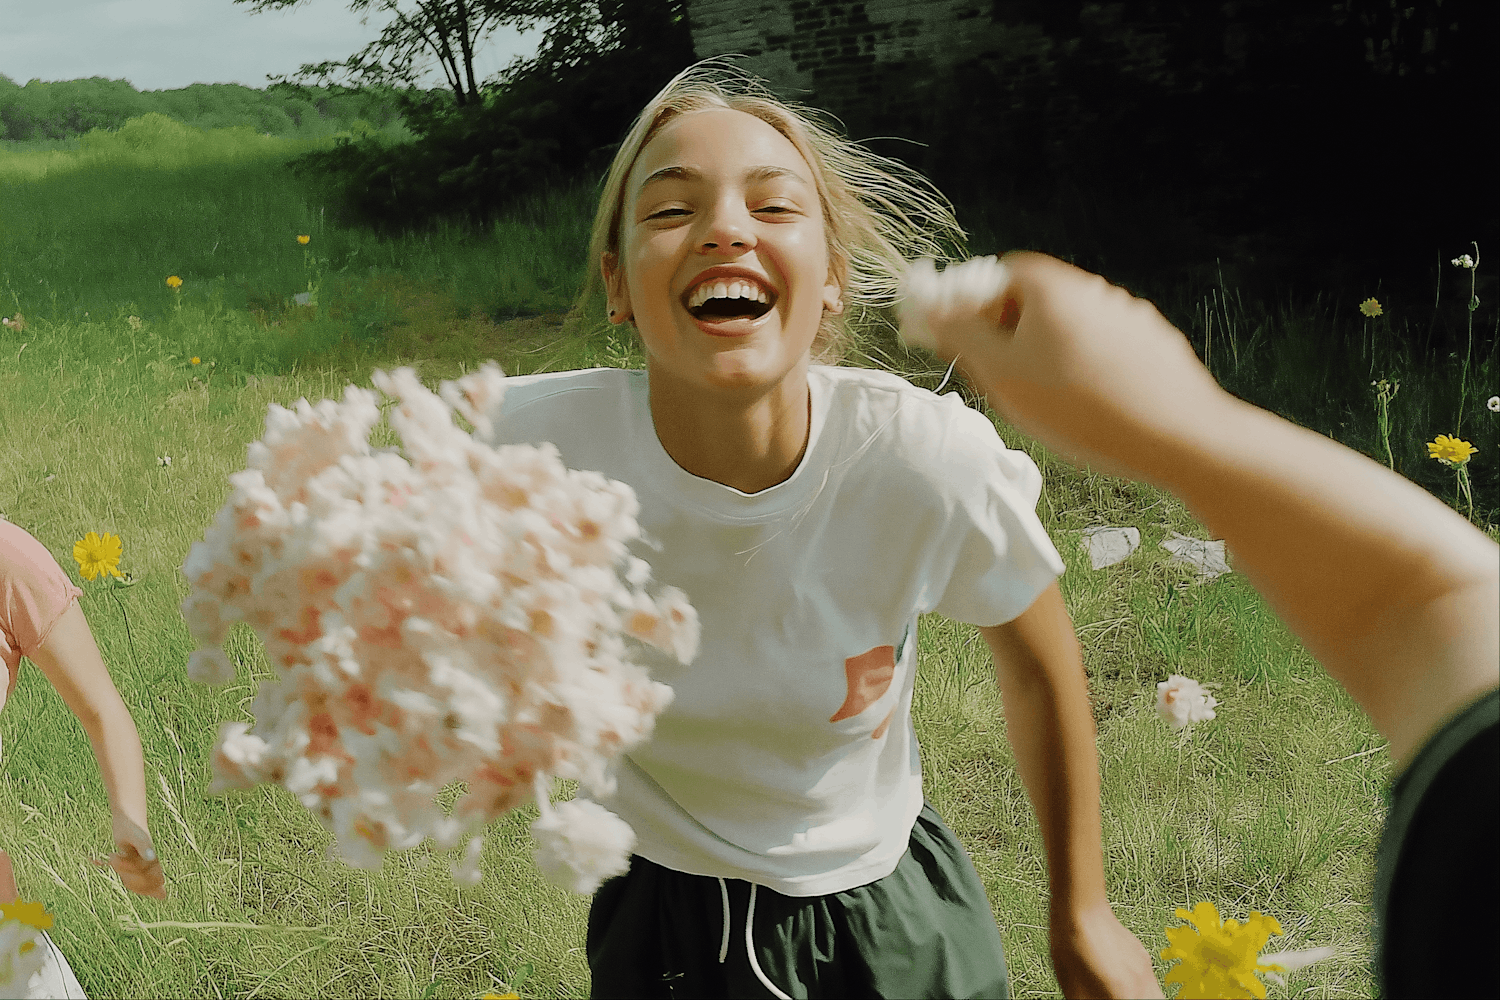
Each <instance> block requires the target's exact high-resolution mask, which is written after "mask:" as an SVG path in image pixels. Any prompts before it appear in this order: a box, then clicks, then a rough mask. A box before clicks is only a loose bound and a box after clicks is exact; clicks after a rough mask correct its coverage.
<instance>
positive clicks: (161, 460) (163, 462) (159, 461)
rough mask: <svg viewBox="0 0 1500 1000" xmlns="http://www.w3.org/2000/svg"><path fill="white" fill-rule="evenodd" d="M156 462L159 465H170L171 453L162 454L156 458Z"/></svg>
mask: <svg viewBox="0 0 1500 1000" xmlns="http://www.w3.org/2000/svg"><path fill="white" fill-rule="evenodd" d="M156 464H157V465H161V466H167V465H171V464H172V456H171V455H163V456H161V457H160V458H158V459H157V460H156Z"/></svg>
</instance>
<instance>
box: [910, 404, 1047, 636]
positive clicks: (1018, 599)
mask: <svg viewBox="0 0 1500 1000" xmlns="http://www.w3.org/2000/svg"><path fill="white" fill-rule="evenodd" d="M938 412H939V414H940V419H941V422H942V429H941V430H940V431H939V432H938V433H937V435H936V437H937V440H938V443H939V445H940V447H936V448H933V449H932V450H931V452H930V454H931V456H932V459H933V460H934V461H936V462H937V463H938V465H939V467H938V469H937V470H935V474H936V476H937V478H938V480H939V482H940V483H941V484H942V488H943V489H945V490H946V491H947V496H946V502H947V506H948V518H947V528H946V531H945V532H944V535H943V542H942V545H941V547H940V553H939V557H938V559H937V561H936V563H935V565H934V567H933V569H934V571H935V578H934V580H933V586H932V587H931V588H930V590H929V592H930V593H935V594H938V595H940V596H938V598H937V600H936V603H935V604H933V606H932V608H931V609H930V610H932V611H936V612H937V613H938V614H941V615H944V616H945V617H948V618H952V619H954V620H955V621H961V622H966V623H968V624H970V625H979V626H991V625H1002V624H1004V623H1006V622H1009V621H1011V620H1013V619H1015V618H1017V617H1019V616H1020V615H1021V614H1022V613H1023V612H1024V611H1026V609H1027V608H1029V607H1031V605H1032V603H1033V602H1034V601H1035V600H1036V599H1037V597H1039V596H1040V595H1041V593H1042V591H1044V590H1046V589H1047V588H1048V587H1049V586H1051V585H1052V582H1053V581H1054V580H1056V579H1057V578H1058V577H1059V576H1061V575H1062V573H1063V562H1062V557H1061V556H1060V555H1058V552H1057V548H1056V546H1054V545H1053V544H1052V539H1051V538H1050V537H1049V536H1048V535H1047V529H1046V528H1044V527H1043V526H1042V522H1041V519H1040V518H1039V517H1037V514H1036V505H1037V501H1038V500H1039V499H1040V498H1041V495H1042V474H1041V471H1040V470H1038V469H1037V467H1036V463H1035V462H1033V461H1032V460H1031V456H1029V455H1027V454H1026V453H1025V452H1023V451H1016V450H1012V449H1010V448H1007V447H1005V444H1004V443H1003V442H1002V441H1001V440H1000V435H999V434H998V433H996V431H995V425H994V424H992V423H990V421H989V419H988V418H986V417H985V416H984V415H983V414H981V413H979V412H977V411H975V410H973V409H971V408H969V407H968V406H966V405H965V404H964V403H963V400H962V399H961V398H960V397H959V396H958V395H957V394H956V393H950V394H948V395H946V396H942V397H940V403H939V411H938Z"/></svg>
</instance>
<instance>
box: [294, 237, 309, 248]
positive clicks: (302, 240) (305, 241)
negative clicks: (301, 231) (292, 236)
mask: <svg viewBox="0 0 1500 1000" xmlns="http://www.w3.org/2000/svg"><path fill="white" fill-rule="evenodd" d="M311 239H312V237H311V236H299V237H297V242H298V243H301V244H302V245H303V246H307V244H308V241H310V240H311Z"/></svg>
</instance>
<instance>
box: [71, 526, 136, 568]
mask: <svg viewBox="0 0 1500 1000" xmlns="http://www.w3.org/2000/svg"><path fill="white" fill-rule="evenodd" d="M123 551H124V546H123V545H122V544H121V543H120V536H118V535H111V534H109V533H108V532H105V533H104V535H103V537H100V535H99V533H98V532H94V531H90V532H89V533H88V534H87V535H84V536H83V538H82V539H80V540H79V541H77V542H74V543H73V558H74V559H75V560H77V562H78V572H80V573H82V574H83V578H84V579H85V580H94V579H97V578H98V577H100V576H102V575H103V574H105V573H109V574H110V575H112V576H115V577H120V578H122V579H123V577H124V574H122V573H121V572H120V569H119V566H120V555H121V554H122V552H123Z"/></svg>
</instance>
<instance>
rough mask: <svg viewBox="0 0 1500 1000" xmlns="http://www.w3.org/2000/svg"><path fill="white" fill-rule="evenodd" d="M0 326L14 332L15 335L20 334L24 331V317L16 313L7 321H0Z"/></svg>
mask: <svg viewBox="0 0 1500 1000" xmlns="http://www.w3.org/2000/svg"><path fill="white" fill-rule="evenodd" d="M0 324H4V325H5V327H6V328H7V329H10V330H14V331H16V332H17V333H20V332H21V331H22V330H24V329H26V317H25V316H22V315H21V314H20V313H16V314H15V315H14V316H12V317H10V318H8V319H0Z"/></svg>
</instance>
